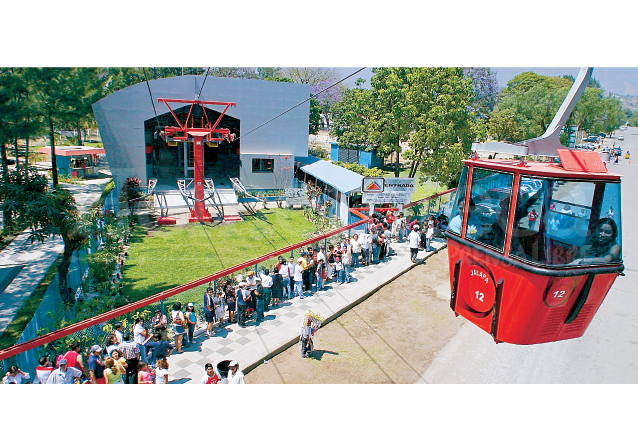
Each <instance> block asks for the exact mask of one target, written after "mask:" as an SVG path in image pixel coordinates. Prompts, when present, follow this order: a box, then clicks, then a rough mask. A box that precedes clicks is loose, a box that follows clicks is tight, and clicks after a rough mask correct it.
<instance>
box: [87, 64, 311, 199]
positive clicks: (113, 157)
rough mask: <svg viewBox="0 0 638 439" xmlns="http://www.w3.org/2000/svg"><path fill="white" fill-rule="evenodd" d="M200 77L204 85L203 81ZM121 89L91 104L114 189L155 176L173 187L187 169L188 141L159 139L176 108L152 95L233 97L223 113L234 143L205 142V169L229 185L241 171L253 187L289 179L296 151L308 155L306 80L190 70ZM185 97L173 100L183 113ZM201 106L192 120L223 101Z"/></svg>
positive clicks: (216, 110) (215, 112)
mask: <svg viewBox="0 0 638 439" xmlns="http://www.w3.org/2000/svg"><path fill="white" fill-rule="evenodd" d="M202 84H204V88H203V89H202ZM149 86H150V89H151V93H152V96H153V99H152V100H151V96H150V94H149V89H148V87H147V84H146V83H145V82H142V83H139V84H135V85H132V86H130V87H127V88H125V89H122V90H119V91H117V92H115V93H112V94H110V95H109V96H107V97H105V98H103V99H101V100H99V101H98V102H96V103H94V104H93V112H94V113H95V119H96V121H97V124H98V127H99V130H100V133H101V136H102V141H103V143H104V149H105V151H106V156H107V159H108V162H109V166H110V168H111V172H112V173H113V177H114V180H115V183H116V188H117V190H118V193H119V190H120V188H121V186H122V183H123V182H124V180H125V179H126V178H128V177H136V178H139V179H140V181H141V184H142V185H146V182H147V180H148V179H149V178H158V186H157V187H158V188H164V189H170V188H176V187H177V183H176V180H177V179H178V178H185V177H186V178H188V177H192V160H193V159H192V142H164V141H162V139H161V136H158V135H157V134H156V132H158V131H159V130H160V129H163V128H164V126H167V125H171V126H175V125H176V123H175V121H174V118H173V116H172V115H171V114H170V112H169V110H168V109H167V108H166V106H165V105H164V104H161V103H158V102H157V98H167V99H195V96H196V94H198V93H199V92H200V89H202V91H201V95H200V96H199V99H201V100H202V101H216V102H234V103H235V104H236V106H235V107H230V108H229V109H228V111H227V112H226V114H225V115H224V117H223V118H222V120H221V123H220V125H219V127H222V128H223V127H226V128H229V129H230V130H231V132H232V133H234V134H235V137H236V138H237V140H235V141H234V142H232V143H228V142H221V143H219V144H218V143H212V144H210V145H209V146H206V147H205V148H204V168H205V170H204V175H205V177H209V178H213V180H214V181H215V185H216V186H219V185H226V186H229V184H230V182H229V178H236V177H239V178H240V180H241V181H242V183H243V184H244V186H245V187H246V188H247V189H249V190H251V189H279V188H281V187H283V186H284V185H286V184H289V183H291V182H292V180H293V172H294V159H295V157H307V156H308V113H309V106H310V104H309V102H305V103H303V104H302V105H299V106H298V107H296V108H294V109H292V110H290V111H288V112H287V113H285V114H283V115H282V116H280V117H278V118H277V119H274V120H272V121H271V122H269V123H267V124H266V125H264V126H262V127H260V128H258V129H256V130H254V131H252V130H253V129H254V128H256V127H258V126H260V125H262V124H263V123H265V122H267V121H269V120H270V119H272V118H273V117H275V116H277V115H279V114H281V113H283V112H284V111H286V110H288V109H290V108H291V107H293V106H295V105H297V104H299V103H300V102H302V101H304V100H305V99H307V98H308V97H309V95H310V87H309V86H308V85H306V84H293V83H286V82H274V81H261V80H254V79H236V78H218V77H210V76H209V77H208V78H206V81H205V82H204V76H197V75H187V76H176V77H171V78H162V79H156V80H152V81H149ZM189 107H190V106H189V105H188V104H171V108H172V109H173V111H174V112H175V114H177V115H178V117H180V118H181V119H182V120H184V119H185V118H186V115H187V113H188V111H189ZM205 107H206V114H205V115H204V114H203V112H202V110H201V109H197V108H198V107H194V108H193V111H194V112H195V113H194V115H195V117H194V121H195V126H198V125H197V123H198V121H201V120H203V118H204V117H208V118H209V119H216V118H217V116H218V115H219V112H220V111H222V110H223V107H221V106H214V105H206V106H205Z"/></svg>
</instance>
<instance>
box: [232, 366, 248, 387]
mask: <svg viewBox="0 0 638 439" xmlns="http://www.w3.org/2000/svg"><path fill="white" fill-rule="evenodd" d="M228 368H229V369H228V384H246V381H244V373H243V372H242V371H240V370H239V363H237V362H236V361H231V363H230V364H229V365H228Z"/></svg>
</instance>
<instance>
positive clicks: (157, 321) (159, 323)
mask: <svg viewBox="0 0 638 439" xmlns="http://www.w3.org/2000/svg"><path fill="white" fill-rule="evenodd" d="M167 324H168V321H167V320H166V316H165V315H163V314H162V311H161V310H160V309H159V308H158V309H156V310H155V316H154V317H153V318H152V319H151V326H153V331H155V332H159V333H160V335H161V336H162V340H164V341H167V340H168V335H167V333H166V325H167Z"/></svg>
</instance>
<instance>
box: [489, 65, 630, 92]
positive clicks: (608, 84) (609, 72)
mask: <svg viewBox="0 0 638 439" xmlns="http://www.w3.org/2000/svg"><path fill="white" fill-rule="evenodd" d="M491 69H492V70H493V71H495V72H496V77H497V79H498V85H499V87H500V88H505V87H507V83H508V81H510V80H511V79H512V78H513V77H514V76H516V75H519V74H521V73H523V72H529V71H532V72H534V73H537V74H539V75H544V76H562V75H572V76H573V77H576V76H577V75H578V71H579V70H580V68H578V67H576V68H574V67H491ZM592 76H593V77H594V78H596V79H597V80H598V82H600V85H601V86H602V87H603V88H604V89H605V91H608V92H610V93H614V94H617V95H620V96H638V68H635V67H594V73H593V75H592Z"/></svg>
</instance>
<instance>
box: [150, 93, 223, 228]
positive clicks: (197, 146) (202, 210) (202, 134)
mask: <svg viewBox="0 0 638 439" xmlns="http://www.w3.org/2000/svg"><path fill="white" fill-rule="evenodd" d="M157 102H163V103H164V105H166V107H167V108H168V111H170V113H171V114H172V115H173V118H174V119H175V122H176V123H177V126H176V127H175V126H166V127H164V132H163V135H164V136H165V137H170V136H172V137H171V138H172V139H173V140H184V141H185V140H188V136H189V135H190V136H191V137H192V138H193V167H194V171H193V183H194V187H195V198H196V200H195V201H194V208H192V209H191V213H190V215H189V218H188V221H189V222H191V223H192V222H199V221H212V217H211V215H210V212H208V209H206V204H205V202H204V201H199V200H203V199H204V149H203V148H204V146H203V142H204V139H206V141H207V142H221V141H222V140H227V141H229V142H232V141H233V140H234V135H233V134H231V133H230V130H229V129H228V128H217V126H218V125H219V123H220V122H221V120H222V118H223V117H224V115H225V114H226V111H227V110H228V109H229V108H230V107H234V106H235V103H234V102H216V101H200V100H189V99H164V98H158V99H157ZM171 102H173V103H180V104H190V108H189V109H188V114H187V115H186V120H185V121H184V123H181V122H180V120H179V118H178V117H177V115H176V114H175V112H173V109H172V108H171V106H170V105H169V103H171ZM193 105H199V106H200V107H201V108H202V112H203V113H204V117H203V118H202V121H201V125H202V126H201V127H199V128H196V127H195V126H194V120H192V119H191V113H192V112H193ZM204 105H224V110H223V111H222V112H221V114H220V115H219V117H218V118H217V120H216V121H215V122H214V123H211V121H210V120H208V115H207V114H206V108H205V107H204ZM204 119H206V123H204ZM189 121H190V125H191V126H190V127H189V126H188V122H189ZM176 133H183V135H181V136H176V135H175V134H176ZM213 134H220V135H221V137H213Z"/></svg>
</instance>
